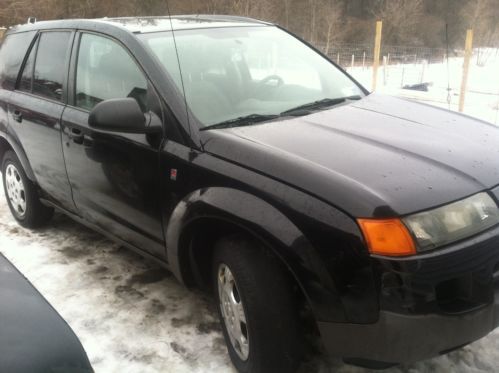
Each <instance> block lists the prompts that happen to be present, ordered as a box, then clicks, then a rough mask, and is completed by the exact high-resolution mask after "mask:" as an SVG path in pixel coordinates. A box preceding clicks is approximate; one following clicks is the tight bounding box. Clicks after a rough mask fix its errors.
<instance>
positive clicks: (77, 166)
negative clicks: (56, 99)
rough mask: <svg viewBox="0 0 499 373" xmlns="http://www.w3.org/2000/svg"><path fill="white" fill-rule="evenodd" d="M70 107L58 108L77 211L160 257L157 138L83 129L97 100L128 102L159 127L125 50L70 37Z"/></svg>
mask: <svg viewBox="0 0 499 373" xmlns="http://www.w3.org/2000/svg"><path fill="white" fill-rule="evenodd" d="M77 39H78V40H77V42H76V43H77V45H76V46H75V49H76V48H77V49H78V51H77V53H74V54H73V55H74V56H76V57H75V58H76V64H75V70H76V71H75V72H74V74H70V75H72V76H74V78H73V79H74V81H73V82H72V84H71V85H72V87H73V88H72V90H73V92H72V95H73V99H72V101H73V102H71V103H72V105H68V106H67V108H66V109H65V110H64V113H63V118H62V124H63V149H64V157H65V160H66V168H67V172H68V177H69V180H70V183H71V187H72V191H73V199H74V201H75V204H76V206H77V208H78V212H79V214H80V215H81V216H82V217H84V218H85V219H86V220H88V221H89V222H91V223H93V224H96V225H97V226H99V227H100V228H102V229H104V230H105V231H107V232H109V233H111V234H112V235H114V236H116V237H118V238H120V239H122V240H124V241H126V242H128V243H130V244H132V245H134V246H135V247H138V248H140V249H142V250H145V251H148V252H150V253H151V254H153V255H155V256H157V257H160V258H162V257H164V256H165V246H164V237H163V230H162V218H161V207H160V204H159V195H160V194H159V185H160V180H159V171H158V167H159V147H160V145H161V140H162V135H161V134H158V135H143V134H126V133H116V132H114V133H110V132H105V131H99V130H95V129H93V128H90V127H89V125H88V117H89V113H90V111H91V110H92V109H93V107H94V106H95V105H96V104H98V103H99V102H102V101H104V100H108V99H113V98H125V97H132V98H135V99H136V100H137V102H138V103H139V105H140V107H141V108H142V109H143V111H144V113H146V114H147V117H149V118H151V120H155V121H158V122H161V120H162V119H161V117H162V112H161V105H160V102H159V99H158V97H157V95H156V93H155V92H154V90H153V89H152V88H151V86H150V84H149V83H148V80H147V78H146V76H145V74H144V73H143V71H142V70H141V69H140V68H139V66H138V65H137V63H136V61H135V60H134V59H133V58H132V56H131V55H130V54H129V53H128V51H127V50H126V49H125V48H124V47H123V46H122V45H121V44H120V43H118V42H117V41H115V40H113V39H110V38H108V37H106V36H103V35H99V34H93V33H81V34H79V35H78V36H77Z"/></svg>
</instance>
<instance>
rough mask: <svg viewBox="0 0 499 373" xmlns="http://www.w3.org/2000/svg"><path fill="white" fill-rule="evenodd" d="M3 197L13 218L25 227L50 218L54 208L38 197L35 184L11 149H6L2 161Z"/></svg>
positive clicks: (41, 223) (36, 224) (41, 222)
mask: <svg viewBox="0 0 499 373" xmlns="http://www.w3.org/2000/svg"><path fill="white" fill-rule="evenodd" d="M2 176H3V187H4V191H5V198H6V199H7V204H8V205H9V208H10V211H11V212H12V215H13V216H14V218H15V219H16V220H17V221H18V222H19V224H21V225H22V226H23V227H26V228H37V227H39V226H41V225H43V224H45V223H46V222H48V221H49V220H50V218H51V217H52V215H53V213H54V210H53V209H52V208H49V207H46V206H44V205H43V204H42V203H41V202H40V199H39V198H38V193H37V190H36V186H35V184H34V183H33V182H32V181H31V180H29V179H28V177H27V176H26V173H25V172H24V169H23V167H22V165H21V162H20V161H19V159H18V158H17V156H16V153H14V152H13V151H7V152H6V153H5V155H4V157H3V162H2Z"/></svg>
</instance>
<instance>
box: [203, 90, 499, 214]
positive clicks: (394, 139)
mask: <svg viewBox="0 0 499 373" xmlns="http://www.w3.org/2000/svg"><path fill="white" fill-rule="evenodd" d="M202 141H203V145H204V149H205V151H207V152H209V153H211V154H214V155H216V156H219V157H222V158H225V159H227V160H230V161H232V162H236V163H238V164H241V165H243V166H245V167H248V168H251V169H253V170H256V171H257V172H260V173H263V174H266V175H268V176H271V177H273V178H275V179H278V180H280V181H282V182H285V183H287V184H290V185H292V186H294V187H296V188H298V189H301V190H304V191H307V192H308V193H310V194H312V195H315V196H317V197H319V198H321V199H322V200H325V201H327V202H329V203H331V204H333V205H335V206H337V207H338V208H340V209H342V210H344V211H346V212H347V213H349V214H351V215H352V216H354V217H389V216H399V215H405V214H408V213H413V212H416V211H420V210H425V209H428V208H430V207H434V206H438V205H441V204H445V203H448V202H451V201H455V200H458V199H461V198H464V197H466V196H468V195H471V194H474V193H477V192H479V191H482V190H485V189H489V188H491V187H493V186H495V185H497V184H499V129H498V128H497V127H495V126H493V125H491V124H488V123H486V122H482V121H479V120H475V119H472V118H470V117H467V116H464V115H460V114H456V113H452V112H449V111H447V110H444V109H439V108H436V107H432V106H428V105H425V104H421V103H416V102H412V101H408V100H405V99H400V98H395V97H390V96H382V95H376V94H372V95H370V96H368V97H366V98H364V99H363V100H360V101H358V102H355V103H352V104H349V105H344V106H340V107H336V108H332V109H330V110H325V111H321V112H318V113H314V114H311V115H308V116H304V117H298V118H292V119H286V120H279V121H274V122H267V123H262V124H257V125H251V126H244V127H236V128H229V129H222V130H209V131H203V132H202Z"/></svg>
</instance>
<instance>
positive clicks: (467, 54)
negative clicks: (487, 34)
mask: <svg viewBox="0 0 499 373" xmlns="http://www.w3.org/2000/svg"><path fill="white" fill-rule="evenodd" d="M472 55H473V30H472V29H469V30H468V31H466V44H465V48H464V65H463V79H462V80H461V93H460V94H459V111H460V112H461V113H462V112H463V110H464V101H465V98H466V88H467V86H468V74H469V72H470V61H471V57H472Z"/></svg>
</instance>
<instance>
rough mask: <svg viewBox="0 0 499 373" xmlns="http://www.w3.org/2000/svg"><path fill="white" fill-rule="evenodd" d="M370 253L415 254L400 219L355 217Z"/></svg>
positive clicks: (411, 240) (409, 236)
mask: <svg viewBox="0 0 499 373" xmlns="http://www.w3.org/2000/svg"><path fill="white" fill-rule="evenodd" d="M357 221H358V223H359V225H360V228H361V229H362V233H364V237H365V239H366V242H367V247H368V249H369V251H370V252H371V253H372V254H379V255H388V256H404V255H414V254H416V246H415V244H414V241H413V239H412V237H411V234H410V233H409V230H408V229H407V228H406V226H405V225H404V223H402V221H401V220H400V219H357Z"/></svg>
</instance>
